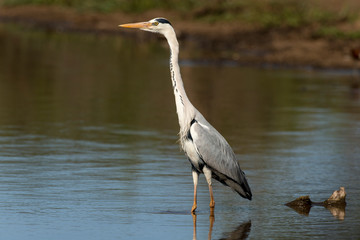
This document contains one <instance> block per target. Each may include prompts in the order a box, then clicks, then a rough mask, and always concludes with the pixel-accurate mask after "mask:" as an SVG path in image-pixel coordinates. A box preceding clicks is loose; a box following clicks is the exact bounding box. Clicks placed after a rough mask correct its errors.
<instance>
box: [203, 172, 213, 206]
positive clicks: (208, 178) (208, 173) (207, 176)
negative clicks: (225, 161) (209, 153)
mask: <svg viewBox="0 0 360 240" xmlns="http://www.w3.org/2000/svg"><path fill="white" fill-rule="evenodd" d="M203 172H204V175H205V178H206V181H207V183H208V185H209V193H210V205H209V206H210V208H214V207H215V200H214V195H213V190H212V183H211V170H210V169H209V168H207V167H206V166H205V167H204V168H203Z"/></svg>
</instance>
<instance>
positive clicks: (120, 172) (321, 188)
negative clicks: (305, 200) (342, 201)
mask: <svg viewBox="0 0 360 240" xmlns="http://www.w3.org/2000/svg"><path fill="white" fill-rule="evenodd" d="M151 36H152V35H151ZM147 37H149V39H150V41H149V42H146V40H147ZM182 51H183V52H186V51H188V53H186V54H187V55H189V54H191V51H193V50H192V49H190V50H189V49H182ZM0 53H1V55H0V109H1V111H0V223H1V224H0V236H1V238H2V239H65V238H67V239H169V238H171V239H193V238H195V237H196V238H197V239H208V237H209V236H210V237H211V238H212V239H227V238H228V239H245V238H250V239H295V238H301V239H304V238H306V239H340V238H341V239H359V238H360V230H359V225H360V214H359V212H360V203H359V201H358V199H359V197H360V187H359V184H358V182H359V180H360V177H359V176H360V162H359V156H360V148H359V146H360V137H359V134H360V110H359V107H360V99H359V92H358V90H357V89H353V88H351V87H350V86H351V84H352V83H353V82H354V81H357V80H356V77H354V76H352V74H348V75H346V74H345V75H344V74H336V73H334V72H332V71H331V72H326V71H325V72H306V71H299V70H271V69H268V70H265V69H257V68H245V67H241V66H237V65H234V64H227V63H226V64H224V65H212V64H198V63H197V62H191V61H190V62H188V61H187V62H184V64H182V74H183V78H184V81H185V87H186V89H187V92H188V95H189V97H190V99H191V100H192V102H193V104H194V105H195V106H196V107H197V108H198V109H199V110H200V111H201V112H202V113H203V115H205V116H206V117H207V119H208V120H209V121H210V122H211V123H212V124H213V125H214V126H215V127H216V128H217V129H218V130H219V131H220V132H221V133H222V134H223V135H224V136H225V137H226V138H227V140H228V141H229V142H230V144H231V145H232V147H233V149H234V151H235V152H236V153H237V156H238V158H239V159H240V163H241V167H242V169H243V170H244V171H245V172H246V174H247V176H248V180H249V184H250V186H251V188H252V191H253V201H251V202H249V201H247V200H245V199H242V198H241V197H239V196H238V195H237V194H235V193H233V192H232V191H231V190H229V189H228V188H225V187H223V186H222V185H221V184H219V183H214V195H215V201H216V207H215V212H214V217H212V216H211V215H210V214H209V213H210V211H209V208H208V204H209V195H208V189H207V185H206V182H205V180H204V178H203V176H201V178H200V183H199V190H198V212H197V215H196V216H192V215H191V214H190V213H189V212H190V209H191V206H192V194H193V184H192V177H191V173H190V165H189V163H188V161H187V160H186V158H185V157H184V155H183V153H181V152H180V151H179V147H178V144H177V131H178V124H177V116H176V113H175V106H174V99H173V95H172V91H171V83H170V80H169V70H168V49H167V46H166V42H164V41H161V40H159V39H156V38H154V37H150V35H149V34H148V35H144V40H142V41H133V40H129V39H123V38H121V37H109V36H101V35H100V36H96V35H84V34H75V33H73V34H63V33H54V32H43V31H38V30H34V29H26V28H23V27H19V26H13V25H0ZM340 186H344V187H345V188H346V191H347V206H346V209H345V212H342V213H341V214H340V216H337V215H336V214H334V215H333V214H332V213H331V212H330V211H329V210H327V209H325V208H323V207H318V206H316V207H313V208H312V209H311V211H310V213H309V214H308V215H301V214H298V213H297V212H296V211H294V210H292V209H291V208H288V207H286V206H284V203H286V202H289V201H291V200H293V199H295V198H296V197H299V196H302V195H310V198H311V199H312V200H313V201H323V200H325V199H327V198H328V197H329V196H330V195H331V193H332V192H333V191H334V190H336V189H338V188H339V187H340ZM343 214H345V216H344V217H341V216H342V215H343ZM194 223H196V224H194Z"/></svg>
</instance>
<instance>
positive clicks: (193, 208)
mask: <svg viewBox="0 0 360 240" xmlns="http://www.w3.org/2000/svg"><path fill="white" fill-rule="evenodd" d="M196 208H197V205H196V203H194V204H193V206H192V208H191V213H195V210H196Z"/></svg>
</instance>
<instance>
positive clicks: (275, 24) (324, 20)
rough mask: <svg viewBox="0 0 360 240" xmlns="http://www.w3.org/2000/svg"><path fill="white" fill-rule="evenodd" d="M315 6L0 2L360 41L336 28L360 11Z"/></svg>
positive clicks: (258, 1)
mask: <svg viewBox="0 0 360 240" xmlns="http://www.w3.org/2000/svg"><path fill="white" fill-rule="evenodd" d="M318 3H319V2H318V1H311V0H304V1H298V0H242V1H238V0H214V1H208V0H103V1H99V0H0V5H3V6H18V5H56V6H62V7H69V8H74V9H77V10H79V11H95V12H102V13H110V12H116V11H122V12H126V13H141V12H144V11H147V10H151V9H162V10H172V11H176V12H178V13H179V14H180V15H182V16H184V18H185V17H186V18H191V19H193V20H197V21H205V22H219V21H237V22H239V23H247V24H251V25H254V26H257V27H261V28H265V29H273V28H301V27H307V26H312V27H314V26H315V27H316V31H314V34H313V35H314V37H331V38H345V39H357V38H360V31H357V30H356V29H351V28H350V29H349V28H347V29H346V30H344V29H342V28H341V27H338V25H341V24H342V25H343V24H344V23H349V24H351V23H353V22H355V21H359V19H360V17H359V16H360V13H359V12H360V11H356V10H354V9H351V8H350V7H348V6H346V4H344V5H343V6H342V7H341V9H339V8H336V10H330V9H331V8H324V6H322V5H324V3H322V4H318ZM325 4H326V3H325Z"/></svg>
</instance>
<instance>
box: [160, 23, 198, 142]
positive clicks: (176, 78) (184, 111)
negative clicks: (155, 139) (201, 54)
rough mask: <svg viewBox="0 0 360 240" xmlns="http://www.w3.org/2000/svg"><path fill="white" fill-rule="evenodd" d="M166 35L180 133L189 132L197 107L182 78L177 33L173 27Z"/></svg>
mask: <svg viewBox="0 0 360 240" xmlns="http://www.w3.org/2000/svg"><path fill="white" fill-rule="evenodd" d="M165 37H166V39H167V41H168V43H169V46H170V74H171V81H172V85H173V90H174V95H175V103H176V112H177V114H178V118H179V125H180V135H181V134H182V133H185V132H187V130H188V128H189V127H190V122H191V120H192V119H193V118H194V116H195V108H194V106H193V105H192V104H191V102H190V100H189V98H188V97H187V95H186V92H185V89H184V84H183V81H182V79H181V74H180V67H179V62H178V56H179V43H178V41H177V39H176V34H175V31H174V30H173V29H170V30H169V31H167V32H166V34H165Z"/></svg>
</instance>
